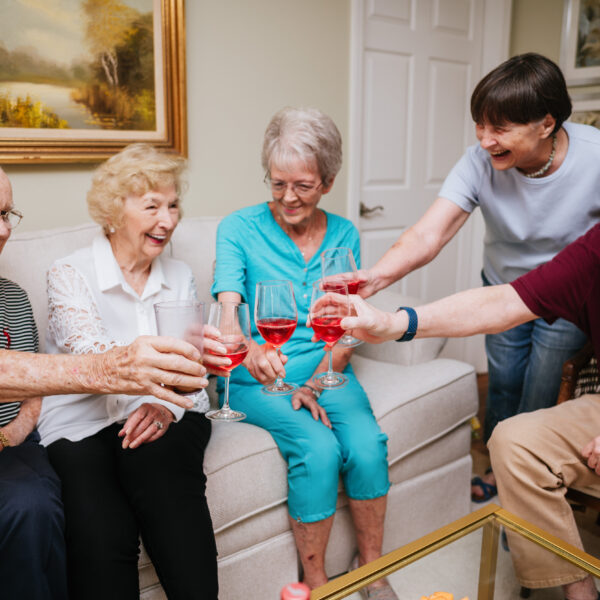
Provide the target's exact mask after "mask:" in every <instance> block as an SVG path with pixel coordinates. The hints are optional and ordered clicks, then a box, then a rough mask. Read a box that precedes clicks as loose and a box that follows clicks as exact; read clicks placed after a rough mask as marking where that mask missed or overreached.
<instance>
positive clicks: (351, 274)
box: [321, 248, 362, 348]
mask: <svg viewBox="0 0 600 600" xmlns="http://www.w3.org/2000/svg"><path fill="white" fill-rule="evenodd" d="M321 273H322V275H323V279H325V283H324V286H327V285H328V283H327V282H328V281H329V280H330V279H331V278H332V277H333V278H334V279H335V280H337V279H340V278H341V279H343V280H344V282H345V283H346V285H347V286H348V293H349V294H356V293H358V288H359V286H360V282H359V280H358V277H357V273H358V270H357V268H356V262H355V261H354V255H353V254H352V250H351V249H350V248H330V249H329V250H325V251H323V252H322V253H321ZM325 289H327V288H325ZM361 343H362V342H361V341H360V340H357V339H356V338H355V337H352V336H351V335H350V334H349V333H345V334H344V336H343V337H342V339H341V340H340V341H339V344H340V346H346V347H349V348H352V347H354V346H358V345H359V344H361Z"/></svg>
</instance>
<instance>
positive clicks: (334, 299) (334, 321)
mask: <svg viewBox="0 0 600 600" xmlns="http://www.w3.org/2000/svg"><path fill="white" fill-rule="evenodd" d="M349 315H350V299H349V298H348V286H347V285H346V282H345V281H343V280H341V279H333V278H331V277H330V278H328V279H327V280H325V279H319V280H318V281H316V282H315V283H313V290H312V298H311V302H310V325H311V327H312V328H313V329H314V331H315V335H316V336H317V337H318V338H319V339H321V340H323V341H324V342H325V348H326V351H328V352H329V367H328V369H327V372H326V373H319V374H318V375H315V376H314V377H313V381H314V382H315V384H316V385H318V386H319V387H321V388H324V389H337V388H342V387H344V386H345V385H346V384H347V383H348V378H347V377H346V376H345V375H343V374H342V373H336V372H335V371H334V370H333V366H332V350H333V346H334V345H335V343H336V342H337V341H338V340H339V339H340V338H341V337H342V336H343V335H344V330H343V329H342V328H341V326H340V322H341V320H342V319H343V318H344V317H347V316H349Z"/></svg>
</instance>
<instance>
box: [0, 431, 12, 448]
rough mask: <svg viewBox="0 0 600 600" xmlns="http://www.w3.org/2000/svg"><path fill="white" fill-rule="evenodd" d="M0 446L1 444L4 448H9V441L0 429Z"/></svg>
mask: <svg viewBox="0 0 600 600" xmlns="http://www.w3.org/2000/svg"><path fill="white" fill-rule="evenodd" d="M0 444H2V446H3V447H4V448H8V447H10V440H9V439H8V438H7V437H6V434H5V433H4V432H3V431H2V429H0Z"/></svg>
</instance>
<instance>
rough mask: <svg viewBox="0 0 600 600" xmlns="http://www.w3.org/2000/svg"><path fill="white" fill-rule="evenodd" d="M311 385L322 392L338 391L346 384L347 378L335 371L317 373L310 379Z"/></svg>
mask: <svg viewBox="0 0 600 600" xmlns="http://www.w3.org/2000/svg"><path fill="white" fill-rule="evenodd" d="M312 381H313V383H314V384H315V385H316V386H318V387H320V388H321V389H323V390H339V389H340V388H343V387H344V386H345V385H346V384H347V383H348V378H347V377H346V376H345V375H342V374H341V373H336V372H335V371H333V372H331V373H328V372H325V373H319V374H318V375H315V376H314V377H313V378H312Z"/></svg>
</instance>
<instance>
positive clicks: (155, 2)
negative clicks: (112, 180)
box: [0, 0, 187, 164]
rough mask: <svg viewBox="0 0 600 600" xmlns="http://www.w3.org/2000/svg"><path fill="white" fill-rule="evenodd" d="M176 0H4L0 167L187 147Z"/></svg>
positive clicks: (182, 57) (0, 42) (181, 18)
mask: <svg viewBox="0 0 600 600" xmlns="http://www.w3.org/2000/svg"><path fill="white" fill-rule="evenodd" d="M183 2H184V0H4V1H3V2H2V3H1V4H0V164H2V163H26V162H29V163H31V162H36V163H41V162H54V163H63V162H97V161H101V160H104V159H105V158H108V157H109V156H111V155H112V154H114V153H116V152H118V151H120V150H121V149H122V148H123V147H124V146H126V145H127V144H130V143H133V142H148V143H151V144H153V145H155V146H159V147H162V148H167V149H172V150H173V151H175V152H178V153H180V154H182V155H184V156H185V155H186V154H187V132H186V126H187V121H186V87H185V27H184V14H183Z"/></svg>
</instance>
